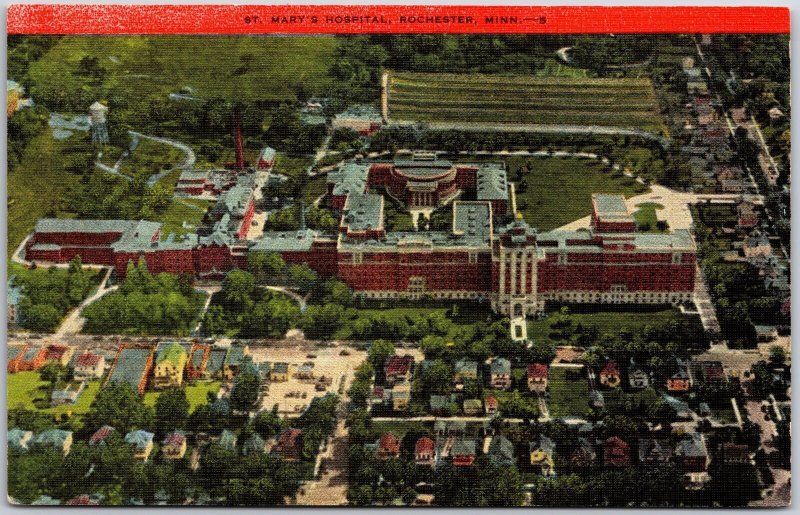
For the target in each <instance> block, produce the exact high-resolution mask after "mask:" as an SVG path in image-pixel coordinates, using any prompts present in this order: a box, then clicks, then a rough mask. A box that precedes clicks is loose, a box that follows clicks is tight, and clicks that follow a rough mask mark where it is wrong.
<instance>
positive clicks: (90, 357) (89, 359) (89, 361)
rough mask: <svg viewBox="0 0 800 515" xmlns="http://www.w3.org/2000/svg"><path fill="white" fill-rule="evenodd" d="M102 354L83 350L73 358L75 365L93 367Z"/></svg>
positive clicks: (98, 361)
mask: <svg viewBox="0 0 800 515" xmlns="http://www.w3.org/2000/svg"><path fill="white" fill-rule="evenodd" d="M101 359H102V356H99V355H97V354H94V353H92V352H84V353H83V354H81V355H80V356H78V358H77V359H76V360H75V366H76V367H94V366H97V364H98V363H100V360H101Z"/></svg>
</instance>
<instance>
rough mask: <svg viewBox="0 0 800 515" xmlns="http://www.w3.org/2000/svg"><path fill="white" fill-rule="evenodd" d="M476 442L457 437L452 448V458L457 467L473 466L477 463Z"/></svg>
mask: <svg viewBox="0 0 800 515" xmlns="http://www.w3.org/2000/svg"><path fill="white" fill-rule="evenodd" d="M475 456H476V454H475V442H474V441H473V440H468V439H466V438H463V437H461V438H457V439H456V440H455V441H454V442H453V446H452V447H451V448H450V459H451V460H452V462H453V465H454V466H456V467H471V466H472V464H473V463H475Z"/></svg>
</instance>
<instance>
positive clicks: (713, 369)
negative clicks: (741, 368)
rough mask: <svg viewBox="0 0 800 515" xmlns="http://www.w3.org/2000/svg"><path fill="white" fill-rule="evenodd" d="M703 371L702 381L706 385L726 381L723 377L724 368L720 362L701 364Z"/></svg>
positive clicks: (704, 362)
mask: <svg viewBox="0 0 800 515" xmlns="http://www.w3.org/2000/svg"><path fill="white" fill-rule="evenodd" d="M701 367H702V370H703V381H705V382H706V383H721V382H725V381H726V380H727V377H726V376H725V367H724V366H723V365H722V362H721V361H703V362H702V363H701Z"/></svg>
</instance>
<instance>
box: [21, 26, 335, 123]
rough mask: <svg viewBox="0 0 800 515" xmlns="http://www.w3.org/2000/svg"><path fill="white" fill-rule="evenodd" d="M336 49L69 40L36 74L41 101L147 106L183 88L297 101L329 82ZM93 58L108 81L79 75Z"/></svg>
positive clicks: (182, 39)
mask: <svg viewBox="0 0 800 515" xmlns="http://www.w3.org/2000/svg"><path fill="white" fill-rule="evenodd" d="M335 47H336V40H335V39H334V38H333V37H332V36H268V37H264V36H164V35H158V36H124V37H108V36H65V37H62V38H61V40H60V41H59V42H58V43H57V44H56V45H55V46H54V47H53V48H52V49H50V51H49V52H47V53H46V54H45V55H44V56H43V57H42V58H41V59H39V60H38V61H36V62H34V63H33V64H32V65H31V67H30V72H29V74H30V79H31V82H32V84H33V85H34V86H33V88H32V93H33V96H34V98H36V97H37V92H38V93H39V96H42V95H44V96H45V97H47V98H64V99H65V100H67V101H73V102H74V101H75V100H74V99H81V100H82V99H84V98H85V99H86V100H89V99H100V98H109V97H116V98H123V99H126V100H127V101H128V102H131V103H142V104H144V105H145V106H146V105H147V100H148V97H150V96H159V97H162V98H163V97H166V95H168V94H169V93H172V92H177V91H179V90H180V89H181V88H188V89H187V91H190V92H191V93H190V94H191V95H192V96H195V97H200V98H206V99H208V98H226V99H229V100H243V101H257V100H270V101H287V100H288V101H293V100H295V99H296V88H297V87H298V86H299V85H301V84H302V85H303V86H304V87H306V88H307V89H310V92H311V93H312V94H313V93H319V92H321V91H322V90H323V89H324V87H325V86H326V85H327V84H328V81H329V78H328V67H329V66H330V63H331V61H332V58H333V52H334V49H335ZM87 57H88V58H90V59H92V58H95V59H97V63H98V66H99V67H100V68H102V71H101V72H100V73H99V76H100V77H99V79H100V80H97V79H95V78H94V77H92V76H91V75H85V74H79V73H76V69H78V64H79V63H80V62H81V60H82V59H84V58H87ZM90 103H91V102H89V103H87V104H86V106H88V105H89V104H90ZM131 108H132V109H131V113H132V114H133V113H136V112H137V111H138V112H139V114H138V115H136V116H146V114H144V113H146V112H147V111H146V110H137V109H135V106H131Z"/></svg>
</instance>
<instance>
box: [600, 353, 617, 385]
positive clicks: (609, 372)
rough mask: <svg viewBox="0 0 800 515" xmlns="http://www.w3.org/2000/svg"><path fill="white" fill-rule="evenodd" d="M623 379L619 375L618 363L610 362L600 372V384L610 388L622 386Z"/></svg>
mask: <svg viewBox="0 0 800 515" xmlns="http://www.w3.org/2000/svg"><path fill="white" fill-rule="evenodd" d="M620 382H621V378H620V375H619V368H617V362H616V361H613V360H612V361H609V362H608V363H606V366H604V367H603V370H601V371H600V384H601V385H603V386H605V387H608V388H617V387H618V386H619V385H620Z"/></svg>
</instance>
